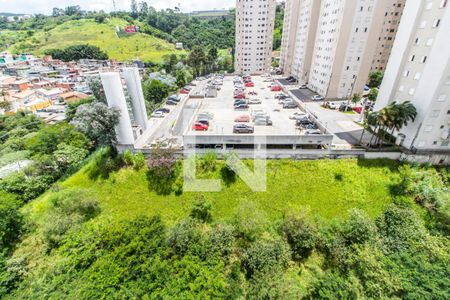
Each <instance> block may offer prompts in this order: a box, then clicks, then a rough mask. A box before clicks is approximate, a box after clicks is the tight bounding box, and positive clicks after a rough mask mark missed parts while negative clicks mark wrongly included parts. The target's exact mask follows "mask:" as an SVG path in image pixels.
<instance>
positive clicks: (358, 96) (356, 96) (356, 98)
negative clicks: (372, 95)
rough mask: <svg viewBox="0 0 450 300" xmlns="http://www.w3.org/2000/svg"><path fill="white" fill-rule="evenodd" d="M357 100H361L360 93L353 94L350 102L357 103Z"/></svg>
mask: <svg viewBox="0 0 450 300" xmlns="http://www.w3.org/2000/svg"><path fill="white" fill-rule="evenodd" d="M359 101H361V95H360V94H353V97H352V103H353V104H357V103H358V102H359Z"/></svg>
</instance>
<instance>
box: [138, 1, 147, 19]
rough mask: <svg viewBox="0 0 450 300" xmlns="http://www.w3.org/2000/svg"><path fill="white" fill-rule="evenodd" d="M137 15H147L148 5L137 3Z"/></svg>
mask: <svg viewBox="0 0 450 300" xmlns="http://www.w3.org/2000/svg"><path fill="white" fill-rule="evenodd" d="M139 14H140V15H141V16H147V14H148V4H147V2H145V1H142V2H140V3H139Z"/></svg>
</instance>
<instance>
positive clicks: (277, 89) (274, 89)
mask: <svg viewBox="0 0 450 300" xmlns="http://www.w3.org/2000/svg"><path fill="white" fill-rule="evenodd" d="M270 90H271V91H272V92H279V91H281V90H282V88H281V86H279V85H274V86H272V87H271V88H270Z"/></svg>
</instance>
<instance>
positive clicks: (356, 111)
mask: <svg viewBox="0 0 450 300" xmlns="http://www.w3.org/2000/svg"><path fill="white" fill-rule="evenodd" d="M353 111H354V112H355V113H357V114H360V113H361V112H362V111H363V107H362V106H357V107H355V108H353Z"/></svg>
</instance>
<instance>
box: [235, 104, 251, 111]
mask: <svg viewBox="0 0 450 300" xmlns="http://www.w3.org/2000/svg"><path fill="white" fill-rule="evenodd" d="M234 109H235V110H243V109H248V104H238V105H235V106H234Z"/></svg>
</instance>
